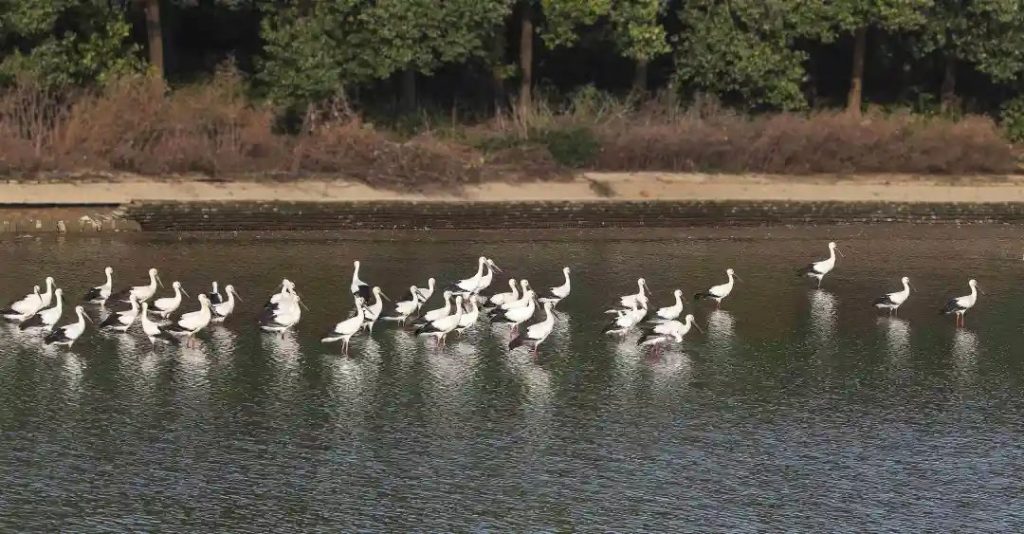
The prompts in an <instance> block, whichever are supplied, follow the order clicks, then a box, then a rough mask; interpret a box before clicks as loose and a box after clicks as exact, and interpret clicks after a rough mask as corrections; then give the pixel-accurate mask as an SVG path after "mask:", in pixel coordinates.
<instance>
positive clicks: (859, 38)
mask: <svg viewBox="0 0 1024 534" xmlns="http://www.w3.org/2000/svg"><path fill="white" fill-rule="evenodd" d="M867 45H868V29H867V28H865V27H861V28H857V30H856V31H855V32H854V33H853V67H852V68H851V69H850V92H849V94H848V95H847V96H846V111H847V112H849V113H851V114H853V115H855V116H859V115H860V105H861V101H862V99H863V93H864V54H865V53H866V52H867Z"/></svg>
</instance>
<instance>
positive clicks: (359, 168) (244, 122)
mask: <svg viewBox="0 0 1024 534" xmlns="http://www.w3.org/2000/svg"><path fill="white" fill-rule="evenodd" d="M244 89H245V86H244V83H243V81H242V80H241V79H240V78H238V77H237V76H236V75H234V74H232V73H222V74H221V75H220V76H218V77H217V78H215V79H214V80H213V81H212V82H209V83H205V84H201V85H194V86H189V87H185V88H181V89H176V90H174V91H170V90H168V89H167V88H166V87H165V86H164V85H163V84H162V83H161V82H159V81H155V80H152V79H148V78H128V79H124V80H121V81H118V82H115V83H112V84H109V85H108V86H107V87H106V88H105V89H104V90H102V91H95V92H82V93H76V94H68V93H60V94H57V93H53V92H50V91H45V90H42V89H40V88H38V87H37V86H34V85H32V84H28V83H25V84H19V85H16V86H14V87H11V88H9V89H7V90H5V91H4V92H3V93H2V94H0V174H4V175H7V176H26V175H28V176H31V175H37V174H40V173H47V174H50V175H53V174H57V175H60V174H61V173H69V174H71V173H83V172H85V173H88V172H111V171H113V172H118V171H122V172H131V173H138V174H143V175H151V176H166V175H169V174H182V173H189V174H195V173H199V174H205V175H209V176H214V177H220V178H230V177H232V176H238V175H247V176H250V177H251V176H260V175H262V176H266V177H268V178H273V177H275V176H302V175H306V174H339V175H344V176H347V177H350V178H352V179H355V180H359V181H362V182H364V183H367V184H369V185H372V186H375V187H383V188H389V189H413V190H429V189H434V188H455V187H458V186H461V185H465V184H471V183H477V182H479V181H481V180H484V179H491V178H494V177H502V178H504V179H515V178H516V177H525V178H529V179H537V178H548V179H558V178H559V177H564V176H567V175H568V174H569V171H570V170H572V169H584V170H596V171H665V172H711V173H745V172H755V173H781V174H811V173H851V174H853V173H890V172H892V173H916V174H978V173H1011V172H1015V171H1016V170H1017V169H1018V162H1017V160H1016V158H1015V154H1014V147H1013V146H1012V145H1011V144H1010V143H1009V142H1007V141H1006V140H1005V138H1004V137H1003V136H1002V134H1001V131H1000V130H999V128H998V126H997V125H996V124H995V123H993V122H992V121H991V120H990V119H988V118H985V117H980V116H967V117H963V118H959V119H957V120H952V119H945V118H936V117H922V116H915V115H911V114H907V113H880V112H876V113H868V114H867V115H865V116H863V117H859V118H854V117H850V116H847V115H845V114H842V113H838V112H814V113H808V114H772V115H758V116H744V115H739V114H736V113H733V112H730V111H728V110H724V109H721V108H718V107H716V106H714V105H702V106H689V107H685V108H684V107H681V106H679V105H678V104H676V103H675V102H672V101H668V100H661V99H657V98H654V99H650V100H644V101H629V100H618V99H613V98H609V97H606V96H604V95H603V94H601V93H598V92H595V91H582V92H580V93H578V94H577V95H576V96H575V97H574V98H571V99H567V100H566V101H564V102H561V103H559V104H557V105H554V104H544V103H541V104H539V105H538V106H536V107H535V108H534V109H533V110H531V111H530V112H528V113H518V114H511V113H508V114H499V115H498V116H496V117H492V118H488V119H487V120H480V121H468V120H460V119H459V118H458V117H457V116H456V113H454V112H453V113H452V114H451V116H450V117H444V118H434V119H432V120H431V119H429V118H427V117H426V116H424V115H422V114H421V115H419V116H417V119H418V120H416V121H415V122H416V126H415V127H409V126H400V125H399V124H400V123H398V122H387V121H370V120H367V119H366V118H365V117H363V116H361V115H360V114H359V113H357V112H355V111H353V110H352V109H350V108H349V107H348V106H346V105H345V103H344V102H341V101H338V102H335V103H333V104H332V105H329V106H323V107H320V108H317V109H315V110H311V111H310V112H308V113H307V114H306V115H305V116H304V117H301V120H300V121H297V122H295V123H294V124H292V125H291V126H290V127H286V125H285V124H284V123H283V121H282V120H281V115H280V113H277V112H276V111H275V110H273V109H271V108H270V107H267V106H264V105H261V104H256V103H253V102H252V101H250V100H249V99H247V97H246V94H245V90H244ZM408 123H409V121H405V122H404V124H408Z"/></svg>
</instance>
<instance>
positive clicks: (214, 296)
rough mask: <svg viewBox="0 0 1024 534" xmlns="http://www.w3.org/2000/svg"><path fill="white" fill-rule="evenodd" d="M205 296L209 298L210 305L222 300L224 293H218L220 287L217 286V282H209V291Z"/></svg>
mask: <svg viewBox="0 0 1024 534" xmlns="http://www.w3.org/2000/svg"><path fill="white" fill-rule="evenodd" d="M206 298H208V299H210V305H211V306H213V305H214V304H220V303H221V302H224V295H221V294H220V288H219V287H218V286H217V282H213V283H212V284H210V292H209V293H207V294H206Z"/></svg>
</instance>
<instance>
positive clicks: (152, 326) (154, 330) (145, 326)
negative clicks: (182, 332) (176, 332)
mask: <svg viewBox="0 0 1024 534" xmlns="http://www.w3.org/2000/svg"><path fill="white" fill-rule="evenodd" d="M139 321H140V322H141V323H142V332H143V333H144V334H146V337H147V338H149V342H150V343H152V344H153V345H156V344H157V342H163V343H177V341H178V340H176V339H175V338H174V336H173V335H171V334H170V333H169V332H167V331H165V330H164V329H163V328H161V327H160V325H159V324H157V323H156V322H154V321H152V320H151V319H150V318H149V303H148V302H143V303H142V312H141V313H139Z"/></svg>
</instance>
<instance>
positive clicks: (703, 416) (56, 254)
mask: <svg viewBox="0 0 1024 534" xmlns="http://www.w3.org/2000/svg"><path fill="white" fill-rule="evenodd" d="M830 239H835V240H836V241H838V242H839V244H840V249H841V250H843V251H844V252H845V254H846V256H845V257H843V258H840V260H839V265H838V267H837V269H836V271H835V272H834V273H833V274H832V275H830V276H829V277H828V278H827V279H826V281H825V289H824V290H822V291H817V290H815V289H813V284H812V283H810V282H809V281H807V280H801V279H798V278H796V277H794V275H793V272H794V269H795V268H797V267H799V266H801V265H802V264H803V263H805V262H806V261H808V260H811V259H817V258H820V257H823V256H824V254H825V253H826V252H827V250H826V247H825V243H826V242H827V241H828V240H830ZM481 254H484V255H487V256H491V257H493V258H494V259H495V260H496V261H497V262H498V264H499V265H500V266H502V267H503V268H505V270H506V272H507V273H508V274H510V275H513V276H516V277H523V276H525V277H528V278H529V279H530V280H531V282H533V284H534V285H535V286H537V287H547V286H550V285H556V284H558V283H560V282H561V273H560V272H559V269H560V267H561V266H562V265H570V266H572V268H573V274H574V281H573V283H574V285H573V294H572V295H571V296H570V298H569V299H568V300H566V301H565V302H564V303H563V305H562V306H561V309H562V310H563V317H562V319H561V320H560V322H559V324H558V325H557V326H556V330H555V332H554V333H553V334H552V336H551V338H550V339H549V340H548V342H547V343H546V344H545V345H544V346H543V347H542V349H541V352H540V355H539V357H538V358H537V359H536V360H535V359H533V358H531V357H530V356H529V355H528V354H526V353H525V352H524V351H518V352H515V353H512V354H508V353H507V351H506V350H504V348H503V346H504V344H505V342H506V331H505V329H503V328H493V329H492V328H491V327H490V326H488V325H486V324H481V325H479V326H478V327H476V328H475V329H474V330H472V331H470V332H469V333H468V335H467V336H466V337H465V338H464V339H462V340H454V339H453V340H452V341H451V342H450V344H449V347H448V349H447V350H446V351H443V352H438V351H435V350H434V349H433V348H431V347H428V345H427V344H426V343H424V342H422V341H418V340H416V339H414V338H412V337H411V336H409V335H407V334H406V333H404V332H401V331H398V330H396V329H394V328H388V327H382V328H379V329H378V330H377V331H376V332H375V333H374V335H373V338H372V339H367V338H366V337H358V338H356V339H355V340H354V341H353V344H352V354H351V357H349V358H345V357H341V356H340V355H339V348H338V346H337V345H321V344H320V343H319V338H320V335H321V334H323V332H324V331H326V330H327V329H328V328H329V327H330V326H332V325H333V324H334V323H335V322H337V321H338V320H340V319H342V318H344V317H346V316H347V313H348V310H349V309H350V307H351V301H350V297H349V296H348V294H347V293H348V284H349V277H350V273H351V261H352V260H353V259H361V260H362V261H363V278H364V279H365V280H367V281H368V282H370V283H373V284H379V285H381V286H382V287H383V288H384V289H385V291H387V292H389V293H391V294H392V296H400V294H401V293H402V288H404V287H407V286H408V285H410V284H414V283H415V284H423V283H424V282H425V280H426V278H427V277H428V276H436V277H437V278H438V279H439V280H451V279H454V278H464V277H468V276H469V275H471V274H472V272H473V271H474V270H475V258H476V257H477V256H478V255H481ZM1022 254H1024V243H1022V242H1021V240H1020V229H1019V228H1015V227H997V226H965V227H958V226H910V225H907V226H841V227H830V228H811V227H798V228H752V229H692V230H673V231H661V230H632V231H629V232H615V231H589V232H574V231H573V232H522V233H517V232H509V231H501V232H480V233H477V232H474V233H438V232H433V233H412V234H389V233H362V234H329V235H321V234H312V235H310V234H291V235H255V234H253V235H244V234H243V235H242V236H230V235H185V236H177V235H126V236H113V237H97V238H86V237H82V238H68V239H66V240H63V241H60V240H58V239H57V238H54V237H44V238H31V239H19V240H14V239H10V238H8V239H7V240H5V241H4V243H3V247H2V249H0V265H2V266H3V270H4V275H3V277H2V278H0V295H2V298H3V299H4V301H5V302H6V301H9V300H10V299H11V298H14V297H16V296H20V295H23V294H24V293H25V291H26V290H27V289H28V288H30V287H31V286H32V284H34V283H41V281H42V278H43V277H44V276H45V275H46V274H53V275H54V276H55V277H56V278H57V281H58V283H59V285H60V286H62V287H64V288H65V291H66V292H67V293H69V294H71V295H72V296H78V295H81V294H83V293H84V291H85V290H86V289H87V288H88V287H89V286H92V285H95V284H98V283H99V282H100V281H101V280H102V268H103V267H104V266H105V265H108V264H109V265H111V266H113V267H114V269H115V284H116V285H118V286H120V285H123V284H126V283H129V282H130V283H132V284H139V283H142V281H143V280H144V278H145V271H146V269H147V268H148V267H150V266H157V267H159V268H160V270H161V274H162V278H163V280H164V282H165V283H167V284H168V285H169V284H170V282H171V281H172V280H180V281H181V282H182V283H183V284H184V287H185V288H186V289H187V290H190V291H191V293H192V294H193V295H195V294H197V293H198V292H200V291H201V290H205V289H206V288H207V287H208V284H209V282H210V281H211V280H218V281H219V282H221V284H225V283H233V284H234V285H235V286H236V287H237V288H238V290H239V291H240V293H241V294H242V296H243V297H244V298H246V301H245V302H244V303H241V304H240V305H239V309H238V311H237V312H236V315H235V316H233V317H232V318H231V319H230V320H229V321H228V322H227V324H225V325H224V326H221V327H216V328H213V329H212V330H210V331H209V332H206V333H204V334H202V335H201V336H200V337H201V340H200V343H199V344H198V345H197V346H196V347H194V348H189V349H186V348H166V349H162V350H158V351H153V350H152V349H151V348H150V346H149V343H148V342H147V341H146V340H145V338H144V337H142V335H141V332H138V331H136V332H135V333H133V334H129V335H123V336H117V335H109V336H107V335H100V334H97V333H96V332H95V331H94V330H89V331H88V332H87V333H86V335H85V336H84V337H83V338H82V339H81V340H80V341H79V343H78V344H76V346H75V347H74V349H73V350H72V351H68V350H66V349H57V348H52V347H45V348H44V347H43V346H42V345H41V344H40V343H39V339H38V338H37V337H33V336H26V335H22V334H21V333H19V332H18V331H17V329H16V328H13V327H11V326H9V325H8V326H4V327H3V328H0V431H2V433H0V484H2V489H0V530H7V531H45V532H57V531H91V532H99V531H103V532H139V531H153V530H170V531H174V530H192V529H199V530H203V531H232V532H243V531H251V532H288V531H312V530H321V531H343V530H345V531H351V530H384V529H388V530H402V531H494V532H507V531H550V532H555V531H570V530H578V531H672V532H678V531H693V530H700V531H708V530H718V531H722V530H728V531H764V530H781V529H787V530H804V531H807V530H816V531H820V530H829V531H833V530H846V531H857V532H861V531H865V530H922V529H925V528H928V529H934V530H939V531H956V530H961V531H962V530H988V531H1015V530H1016V531H1019V530H1022V529H1024V477H1022V475H1024V446H1022V443H1024V395H1022V387H1024V350H1022V347H1024V344H1022V343H1021V342H1022V340H1024V331H1022V320H1024V299H1022V296H1024V290H1022V289H1021V286H1020V283H1019V281H1020V279H1021V274H1022V271H1024V261H1022ZM726 267H733V268H735V269H736V272H737V273H738V274H739V275H740V276H741V277H742V278H743V282H742V283H740V284H738V286H737V288H736V290H735V292H734V294H733V296H731V297H730V298H729V299H728V300H727V301H726V302H725V305H724V306H723V311H720V312H714V311H712V307H711V306H708V305H704V304H702V305H699V306H697V307H696V310H697V311H696V312H695V313H696V315H697V317H698V320H699V322H700V324H701V325H702V326H703V327H704V328H705V330H706V333H703V334H702V333H699V332H692V333H691V335H690V336H688V338H687V339H686V340H685V341H684V343H683V345H682V346H681V347H675V348H673V349H671V350H668V351H667V352H666V353H664V354H663V355H662V356H660V357H658V358H653V359H652V358H649V357H647V356H646V355H644V354H641V353H639V352H638V351H637V349H636V347H635V335H634V336H631V337H630V338H629V339H627V340H626V341H625V342H620V341H618V340H615V339H607V338H604V337H602V336H601V334H600V330H601V328H602V327H603V326H604V324H605V322H606V321H607V316H604V315H602V314H601V313H600V308H602V307H603V306H604V305H607V304H609V303H610V302H611V301H612V300H613V297H614V296H615V295H620V294H626V293H630V292H633V291H634V290H635V287H636V286H635V279H636V277H637V276H641V275H642V276H645V277H646V278H647V279H648V281H649V284H650V286H651V288H652V289H653V290H654V291H655V298H656V302H658V303H659V304H660V305H666V304H668V303H669V297H670V294H671V290H672V289H674V288H676V287H679V288H681V289H683V290H684V291H685V293H686V294H687V295H692V294H693V293H694V292H696V291H698V290H702V289H706V288H707V287H708V286H709V285H712V284H717V283H720V282H722V281H724V274H723V271H724V269H725V268H726ZM904 274H905V275H907V276H909V277H910V278H911V283H912V284H913V286H914V290H915V291H914V293H913V294H912V295H911V298H910V300H909V302H908V303H907V304H906V305H905V306H904V308H903V309H902V310H901V312H900V319H895V320H891V319H887V318H884V317H880V315H879V314H878V313H876V312H875V310H874V309H872V308H871V306H870V303H871V301H872V300H873V298H874V297H876V296H877V295H878V294H880V293H883V292H888V291H893V290H896V289H897V288H898V286H899V283H898V281H899V278H900V276H902V275H904ZM282 277H288V278H290V279H292V280H294V281H295V282H296V283H297V285H298V289H299V291H300V292H301V293H302V294H303V296H304V299H305V300H306V302H307V303H308V304H309V306H310V308H311V311H309V312H304V315H303V319H302V322H301V323H300V324H299V327H298V330H297V331H296V332H294V333H292V334H288V335H286V336H284V337H283V338H279V337H276V336H273V335H265V334H260V333H258V332H257V330H256V327H255V317H256V314H257V311H258V308H259V306H260V305H261V304H262V302H264V301H265V299H266V298H267V296H268V295H269V294H270V293H271V292H273V291H274V289H275V287H276V286H277V285H278V283H279V281H280V279H281V278H282ZM971 277H974V278H977V279H978V281H979V285H980V286H981V288H982V289H983V290H984V291H986V294H985V295H982V296H981V298H980V302H979V305H978V306H977V308H975V309H974V310H972V311H971V312H970V313H969V314H968V315H967V328H965V329H961V330H956V329H955V328H954V324H953V320H952V318H948V317H940V316H938V314H937V309H938V308H939V307H940V306H942V304H943V303H944V302H945V301H946V300H947V299H948V298H949V297H952V296H958V295H963V294H965V293H966V292H967V285H966V282H967V279H968V278H971ZM496 284H501V285H503V284H504V278H500V279H497V280H496ZM163 291H164V293H161V294H165V293H166V291H167V290H163ZM435 299H437V296H435ZM195 306H196V304H195V301H194V300H188V301H187V303H186V304H185V305H184V307H186V308H190V309H191V308H194V307H195ZM687 307H688V308H690V309H691V310H693V309H694V306H693V305H692V303H690V302H688V303H687ZM91 313H93V316H94V317H95V316H96V315H97V312H96V310H91ZM70 316H71V314H70V313H65V321H67V320H69V318H70ZM136 328H138V326H137V325H136Z"/></svg>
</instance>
